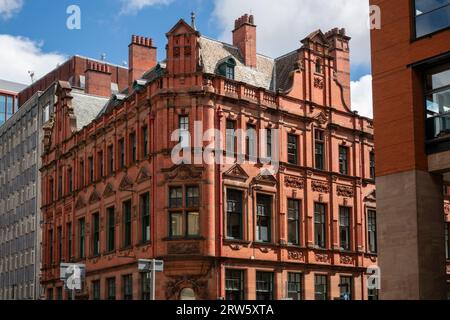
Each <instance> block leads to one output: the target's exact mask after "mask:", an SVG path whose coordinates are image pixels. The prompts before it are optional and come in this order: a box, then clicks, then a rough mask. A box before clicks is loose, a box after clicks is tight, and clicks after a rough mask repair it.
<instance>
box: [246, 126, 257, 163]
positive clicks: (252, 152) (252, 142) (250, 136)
mask: <svg viewBox="0 0 450 320" xmlns="http://www.w3.org/2000/svg"><path fill="white" fill-rule="evenodd" d="M246 139H247V141H246V154H247V155H248V156H249V158H250V160H255V159H254V158H255V157H256V154H257V150H256V148H257V146H256V128H255V126H253V125H247V136H246Z"/></svg>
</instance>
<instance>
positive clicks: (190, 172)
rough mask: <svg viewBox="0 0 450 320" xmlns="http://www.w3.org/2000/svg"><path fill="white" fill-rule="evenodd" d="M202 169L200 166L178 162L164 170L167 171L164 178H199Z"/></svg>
mask: <svg viewBox="0 0 450 320" xmlns="http://www.w3.org/2000/svg"><path fill="white" fill-rule="evenodd" d="M202 170H203V169H202V168H196V167H194V166H188V165H186V164H180V165H176V166H174V167H172V168H170V169H168V170H165V171H166V172H167V173H166V175H165V177H166V180H189V179H200V178H201V177H202Z"/></svg>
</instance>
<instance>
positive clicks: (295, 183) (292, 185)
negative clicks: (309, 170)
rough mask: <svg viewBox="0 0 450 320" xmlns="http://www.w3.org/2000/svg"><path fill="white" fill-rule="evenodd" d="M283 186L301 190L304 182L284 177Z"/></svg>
mask: <svg viewBox="0 0 450 320" xmlns="http://www.w3.org/2000/svg"><path fill="white" fill-rule="evenodd" d="M284 185H285V186H286V187H288V188H296V189H303V188H304V187H305V181H304V180H303V179H302V178H298V177H294V176H285V177H284Z"/></svg>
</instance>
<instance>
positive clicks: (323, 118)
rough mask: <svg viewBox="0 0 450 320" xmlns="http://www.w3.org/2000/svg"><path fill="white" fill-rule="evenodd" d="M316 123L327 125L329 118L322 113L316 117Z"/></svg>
mask: <svg viewBox="0 0 450 320" xmlns="http://www.w3.org/2000/svg"><path fill="white" fill-rule="evenodd" d="M315 119H316V121H317V122H319V123H320V124H321V125H325V124H326V123H327V122H328V117H327V116H326V114H325V113H323V112H320V113H319V114H318V115H317V116H316V118H315Z"/></svg>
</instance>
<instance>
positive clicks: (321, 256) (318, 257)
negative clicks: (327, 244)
mask: <svg viewBox="0 0 450 320" xmlns="http://www.w3.org/2000/svg"><path fill="white" fill-rule="evenodd" d="M316 261H317V262H322V263H328V262H330V257H329V256H328V254H326V253H323V254H322V253H318V254H316Z"/></svg>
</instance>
